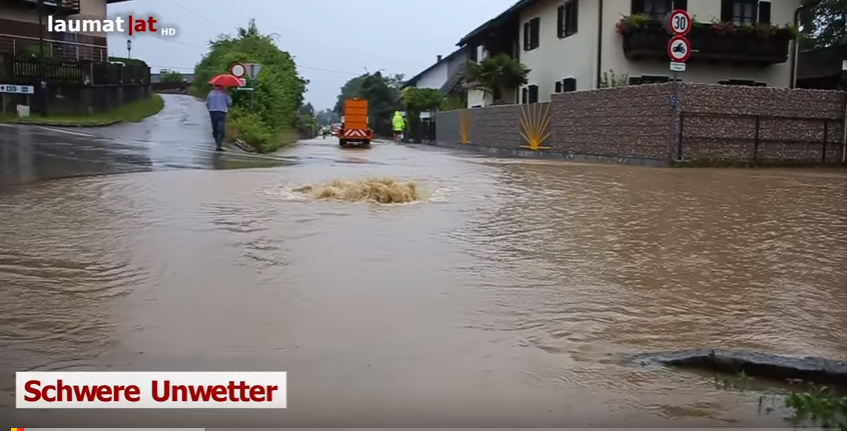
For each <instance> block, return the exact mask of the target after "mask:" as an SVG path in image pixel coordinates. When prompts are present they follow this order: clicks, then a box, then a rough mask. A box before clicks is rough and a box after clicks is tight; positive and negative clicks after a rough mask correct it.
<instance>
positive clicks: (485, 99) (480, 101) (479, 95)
mask: <svg viewBox="0 0 847 431" xmlns="http://www.w3.org/2000/svg"><path fill="white" fill-rule="evenodd" d="M492 103H494V101H493V100H492V97H491V94H489V93H486V92H484V91H482V90H468V108H473V107H475V106H489V105H491V104H492Z"/></svg>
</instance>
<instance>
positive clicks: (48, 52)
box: [0, 33, 108, 62]
mask: <svg viewBox="0 0 847 431" xmlns="http://www.w3.org/2000/svg"><path fill="white" fill-rule="evenodd" d="M43 45H44V56H45V57H47V58H52V59H54V60H56V61H70V62H79V61H85V60H89V61H101V62H104V61H107V60H108V53H107V47H105V46H102V45H94V44H88V43H80V42H73V41H63V40H56V39H49V38H47V39H44V43H43ZM0 52H6V53H10V54H12V56H14V57H20V56H33V55H36V56H38V55H41V45H40V42H39V39H38V38H37V37H29V36H19V35H11V34H3V33H0Z"/></svg>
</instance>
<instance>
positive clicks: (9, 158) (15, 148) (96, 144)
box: [0, 95, 293, 190]
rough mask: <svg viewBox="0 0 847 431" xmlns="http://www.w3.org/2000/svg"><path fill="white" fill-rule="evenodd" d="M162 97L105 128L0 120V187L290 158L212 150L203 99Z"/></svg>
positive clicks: (237, 166)
mask: <svg viewBox="0 0 847 431" xmlns="http://www.w3.org/2000/svg"><path fill="white" fill-rule="evenodd" d="M162 97H163V98H164V99H165V108H164V109H163V110H162V112H160V113H159V114H157V115H155V116H153V117H150V118H148V119H146V120H144V121H142V122H140V123H123V124H118V125H115V126H111V127H105V128H70V127H69V128H65V127H46V126H35V125H12V124H0V190H4V189H9V188H14V187H18V186H21V185H25V184H30V183H34V182H39V181H45V180H54V179H60V178H70V177H79V176H90V175H107V174H120V173H131V172H146V171H156V170H174V169H240V168H258V167H274V166H281V165H285V164H291V163H293V160H292V159H290V158H285V157H283V156H278V155H260V154H250V153H246V152H244V151H242V150H241V149H239V148H237V147H234V146H230V147H228V148H227V151H226V152H224V153H219V152H216V151H215V150H214V146H215V145H214V142H213V140H212V134H211V127H210V126H209V119H208V118H209V117H208V113H207V112H206V110H205V106H204V105H203V103H202V102H201V101H199V100H197V99H195V98H193V97H191V96H184V95H162Z"/></svg>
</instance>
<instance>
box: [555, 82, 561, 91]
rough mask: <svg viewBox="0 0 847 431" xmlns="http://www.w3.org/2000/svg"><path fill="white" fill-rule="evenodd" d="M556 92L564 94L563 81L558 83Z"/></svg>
mask: <svg viewBox="0 0 847 431" xmlns="http://www.w3.org/2000/svg"><path fill="white" fill-rule="evenodd" d="M556 92H557V93H561V92H562V81H556Z"/></svg>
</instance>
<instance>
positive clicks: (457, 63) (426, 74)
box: [403, 48, 468, 94]
mask: <svg viewBox="0 0 847 431" xmlns="http://www.w3.org/2000/svg"><path fill="white" fill-rule="evenodd" d="M467 61H468V56H467V53H466V50H465V49H461V48H460V49H457V50H456V51H454V52H453V53H451V54H450V55H448V56H447V57H442V56H440V55H439V56H437V57H436V61H435V63H433V64H432V66H429V67H428V68H426V69H424V70H423V71H422V72H420V73H418V74H417V75H415V76H413V77H412V78H411V79H409V80H408V81H406V83H405V84H404V85H403V87H418V88H434V89H438V90H441V92H442V93H444V94H447V93H448V92H450V90H452V89H453V87H455V86H456V84H457V83H458V80H459V78H460V76H461V72H462V70H464V66H465V63H466V62H467Z"/></svg>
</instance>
